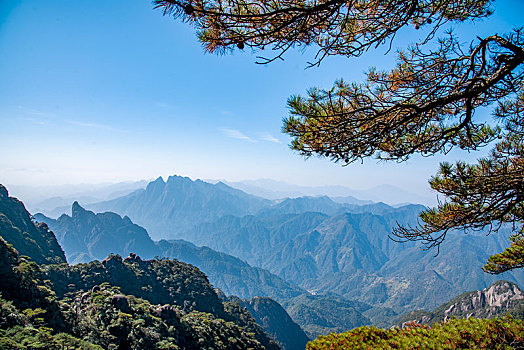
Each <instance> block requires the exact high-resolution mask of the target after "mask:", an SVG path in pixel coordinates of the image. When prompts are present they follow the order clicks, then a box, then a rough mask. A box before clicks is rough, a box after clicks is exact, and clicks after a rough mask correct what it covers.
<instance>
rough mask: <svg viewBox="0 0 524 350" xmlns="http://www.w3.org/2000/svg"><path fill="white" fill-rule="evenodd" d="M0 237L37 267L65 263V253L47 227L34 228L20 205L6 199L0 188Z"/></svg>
mask: <svg viewBox="0 0 524 350" xmlns="http://www.w3.org/2000/svg"><path fill="white" fill-rule="evenodd" d="M0 237H2V238H3V239H4V240H5V241H7V243H9V244H10V245H11V246H12V247H14V248H15V249H16V250H17V251H18V252H19V253H20V254H23V255H26V256H29V257H30V258H31V259H32V260H33V261H35V262H36V263H38V264H56V263H62V262H65V261H66V258H65V255H64V252H63V250H62V248H61V247H60V245H58V242H57V240H56V238H55V235H54V234H53V232H51V231H49V228H48V227H47V225H46V224H36V223H34V222H33V220H32V217H31V215H30V214H29V213H28V212H27V210H26V209H25V207H24V205H23V203H22V202H20V201H19V200H17V199H16V198H13V197H9V194H8V192H7V190H6V188H5V187H4V186H2V185H0Z"/></svg>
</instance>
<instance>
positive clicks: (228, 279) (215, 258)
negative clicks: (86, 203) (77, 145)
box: [34, 202, 305, 300]
mask: <svg viewBox="0 0 524 350" xmlns="http://www.w3.org/2000/svg"><path fill="white" fill-rule="evenodd" d="M34 217H35V219H36V220H37V221H39V222H42V223H46V224H47V225H49V227H50V228H51V229H52V230H53V231H54V232H55V234H56V237H57V239H58V241H59V242H60V244H61V245H62V246H63V247H64V250H65V252H66V254H67V257H68V260H69V261H70V262H71V263H72V264H75V263H87V262H90V261H92V260H103V259H105V258H106V257H107V256H108V255H109V254H120V255H122V256H127V255H129V254H130V253H133V254H137V255H138V256H140V257H141V258H144V259H151V258H153V257H155V256H160V257H168V258H176V259H179V260H181V261H184V262H187V263H189V264H192V265H195V266H198V267H199V268H200V269H201V270H202V271H204V272H205V273H206V274H207V275H208V277H209V278H210V280H211V282H212V283H213V284H214V285H215V286H216V287H218V288H220V289H221V290H222V291H224V292H225V293H227V294H228V295H231V294H234V295H237V296H239V297H241V298H251V297H254V296H269V297H272V298H275V299H277V300H283V299H288V298H292V297H295V296H297V295H300V294H302V293H304V292H305V291H304V290H302V289H301V288H299V287H297V286H296V285H294V284H292V283H289V282H286V281H284V280H283V279H281V278H280V277H278V276H276V275H274V274H272V273H270V272H269V271H267V270H264V269H261V268H257V267H252V266H250V265H249V264H247V263H246V262H244V261H242V260H240V259H238V258H236V257H233V256H231V255H227V254H225V253H220V252H217V251H214V250H212V249H210V248H208V247H197V246H195V245H194V244H192V243H190V242H186V241H183V240H177V241H166V240H162V241H159V242H154V241H153V240H152V239H151V238H150V237H149V235H148V232H147V231H146V230H145V229H144V228H142V227H141V226H138V225H136V224H134V223H133V222H132V221H131V220H130V219H129V218H128V217H124V218H122V217H120V216H119V215H117V214H115V213H111V212H105V213H97V214H95V213H93V212H92V211H89V210H86V209H84V208H82V207H81V206H80V204H78V203H76V202H75V203H74V204H73V206H72V216H67V215H65V214H64V215H62V216H60V218H58V219H57V220H55V219H51V218H48V217H46V216H45V215H42V214H35V215H34Z"/></svg>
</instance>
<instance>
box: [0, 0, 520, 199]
mask: <svg viewBox="0 0 524 350" xmlns="http://www.w3.org/2000/svg"><path fill="white" fill-rule="evenodd" d="M495 5H496V6H495V8H496V13H495V15H494V16H492V17H491V18H490V19H488V20H484V21H483V22H480V23H477V24H475V25H470V24H468V25H462V26H457V27H456V31H457V32H459V33H461V34H462V35H463V37H464V40H465V41H469V39H471V38H473V37H474V35H480V36H482V35H489V34H492V33H493V32H499V33H503V32H506V31H508V30H510V29H511V28H512V27H514V26H516V25H523V24H524V23H522V22H523V20H522V17H521V16H522V13H524V1H520V0H514V1H499V2H496V3H495ZM418 34H419V33H418V32H415V31H412V30H411V31H407V32H404V33H402V35H400V36H399V37H398V38H397V40H396V41H395V45H396V46H398V47H403V46H405V45H406V44H407V43H408V39H409V40H412V39H413V38H414V36H416V35H418ZM383 53H384V49H379V50H376V51H372V52H370V53H368V54H366V55H365V56H364V57H363V58H353V59H347V58H342V57H332V58H328V59H326V60H325V61H324V62H323V63H322V65H321V67H320V68H312V69H304V68H305V67H306V62H307V61H308V60H309V59H311V57H312V56H311V52H307V51H306V52H301V51H300V50H295V51H293V52H290V53H289V54H288V55H286V57H285V58H286V59H285V61H283V62H274V63H272V64H270V65H257V64H255V63H254V62H255V60H256V57H255V56H256V54H253V53H251V52H250V51H249V50H246V51H245V52H235V53H234V54H232V55H227V56H216V55H209V54H204V51H203V49H202V47H201V45H200V43H198V41H197V39H196V37H195V35H194V30H193V28H191V27H190V26H188V25H187V24H184V23H181V22H179V21H174V20H173V19H172V18H170V17H163V16H162V14H161V12H160V11H158V10H156V11H155V10H153V7H152V5H151V3H150V2H149V1H147V0H143V1H140V0H115V1H100V0H93V1H77V0H68V1H65V0H63V1H54V0H48V1H41V0H26V1H14V0H3V1H1V2H0V123H1V124H0V125H2V128H1V134H2V136H1V137H0V149H1V153H0V183H6V184H17V185H39V184H42V185H51V184H53V185H56V184H65V183H69V184H71V183H73V184H74V183H98V182H116V181H122V180H138V179H151V178H155V177H157V176H159V175H162V176H168V175H171V174H180V175H185V176H189V177H192V178H203V179H206V178H207V179H211V178H214V179H227V180H231V181H237V180H243V179H257V178H273V179H277V180H283V181H287V182H291V183H296V184H301V185H326V184H340V185H345V186H349V187H353V188H369V187H372V186H375V185H378V184H383V183H388V184H393V185H397V186H399V187H402V188H406V189H410V190H412V191H414V192H420V191H425V190H426V189H427V179H428V177H429V176H431V175H432V174H434V173H435V171H436V169H437V167H438V163H439V161H441V160H444V159H447V160H453V159H457V158H466V159H469V160H474V159H475V158H477V157H478V156H479V154H469V155H468V154H463V153H453V154H451V155H449V157H447V158H445V157H432V158H427V159H421V158H419V157H415V158H413V159H412V160H410V161H409V162H407V163H402V164H396V163H388V164H384V163H379V164H377V162H376V161H375V160H373V159H370V160H367V161H365V162H364V164H352V165H350V166H347V167H342V166H340V164H333V163H331V162H329V161H327V160H321V159H309V160H304V159H303V158H301V157H300V156H298V155H297V154H295V153H294V152H293V151H291V150H290V149H289V147H288V144H289V142H290V138H289V137H288V136H287V135H284V134H281V133H280V129H281V126H282V118H284V117H285V116H286V113H287V109H286V100H287V98H288V97H289V96H290V95H293V94H297V93H304V92H305V90H306V89H307V88H309V87H312V86H319V87H325V88H328V87H330V86H331V85H332V83H333V81H334V80H336V79H338V78H344V79H345V80H348V81H351V80H353V81H361V80H362V77H363V73H364V72H365V71H366V70H367V69H368V67H369V66H371V65H375V66H377V67H379V68H387V67H391V66H392V65H393V63H394V55H389V56H384V55H383Z"/></svg>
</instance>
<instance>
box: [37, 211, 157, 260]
mask: <svg viewBox="0 0 524 350" xmlns="http://www.w3.org/2000/svg"><path fill="white" fill-rule="evenodd" d="M71 212H72V215H71V216H68V215H65V214H63V215H62V216H60V217H59V218H58V219H56V220H54V219H51V218H48V217H46V216H44V215H42V214H35V216H34V217H35V219H36V220H38V221H41V222H45V223H46V224H47V225H48V226H49V227H50V228H51V229H52V230H53V232H54V233H55V234H56V237H57V239H58V241H59V242H60V244H61V245H62V247H63V248H64V250H65V251H66V253H67V257H68V260H69V261H70V263H71V264H75V263H80V262H89V261H91V260H95V259H99V260H101V259H103V258H105V257H107V256H108V255H109V254H112V253H116V254H121V255H124V256H126V255H128V254H129V253H131V252H132V253H135V254H138V255H140V256H141V257H143V258H145V259H150V258H153V257H154V256H156V255H158V251H157V248H156V246H155V244H154V243H153V241H151V239H150V238H149V235H148V234H147V231H146V230H144V229H143V228H142V227H140V226H138V225H135V224H133V223H132V222H131V220H130V219H129V218H128V217H124V218H122V217H120V216H119V215H117V214H114V213H110V212H107V213H99V214H95V213H93V212H91V211H88V210H85V209H84V208H82V207H81V206H80V205H79V204H78V202H74V203H73V206H72V209H71Z"/></svg>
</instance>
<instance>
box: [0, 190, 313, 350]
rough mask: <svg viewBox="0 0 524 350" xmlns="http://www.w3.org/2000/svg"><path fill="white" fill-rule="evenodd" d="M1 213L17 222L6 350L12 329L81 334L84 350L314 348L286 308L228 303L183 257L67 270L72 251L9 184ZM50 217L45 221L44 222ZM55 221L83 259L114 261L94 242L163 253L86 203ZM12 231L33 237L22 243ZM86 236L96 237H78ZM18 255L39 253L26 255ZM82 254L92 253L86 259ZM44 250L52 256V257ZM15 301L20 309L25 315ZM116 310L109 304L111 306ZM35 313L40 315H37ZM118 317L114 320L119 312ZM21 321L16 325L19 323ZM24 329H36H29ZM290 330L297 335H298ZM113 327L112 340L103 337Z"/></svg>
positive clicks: (1, 193) (9, 269) (8, 269)
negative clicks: (93, 346) (43, 328)
mask: <svg viewBox="0 0 524 350" xmlns="http://www.w3.org/2000/svg"><path fill="white" fill-rule="evenodd" d="M0 215H2V218H3V219H4V220H3V222H7V223H9V224H11V227H7V228H8V229H9V230H6V229H5V228H6V227H4V226H1V227H0V236H1V238H0V257H1V259H0V272H2V281H0V293H1V295H2V297H4V298H7V299H1V298H0V345H5V344H6V342H9V343H10V340H9V338H5V337H4V336H3V335H4V334H3V333H2V331H3V329H4V328H5V327H6V326H7V327H8V328H9V327H11V326H15V327H18V334H19V335H22V336H23V337H26V338H27V337H35V336H36V337H41V336H42V335H41V334H40V333H36V334H35V333H34V332H33V333H31V331H30V329H34V328H32V327H35V326H46V327H47V328H46V329H47V332H49V331H53V332H55V331H62V332H63V331H66V332H67V333H69V334H70V335H69V336H68V337H69V338H71V336H73V338H72V339H69V338H68V339H69V340H68V341H69V343H70V344H71V342H74V343H78V344H80V345H79V347H78V348H86V347H89V346H90V345H89V344H88V343H84V342H83V341H85V340H88V341H92V342H93V343H94V344H99V345H102V346H103V347H104V348H115V349H116V348H118V349H127V348H144V347H145V348H155V349H160V348H165V345H166V344H164V345H162V344H161V343H162V342H165V341H168V342H171V343H172V344H177V345H178V347H179V348H180V349H195V348H201V347H202V346H204V347H205V348H209V349H226V348H227V349H230V348H235V349H244V348H254V349H275V350H276V349H278V348H279V346H281V347H282V348H283V349H303V348H304V347H305V344H306V342H307V340H308V338H307V336H306V335H305V334H304V332H303V331H302V330H301V329H300V327H299V326H298V325H297V324H295V323H294V322H293V321H292V320H291V318H290V317H289V316H288V315H287V313H286V312H285V311H284V310H283V309H282V307H281V306H280V305H278V303H276V302H274V301H267V300H266V301H264V302H262V303H261V302H260V301H258V300H254V301H253V302H251V301H250V300H241V299H238V298H236V297H235V298H236V299H234V298H233V299H232V300H222V299H220V297H219V295H218V294H217V291H216V290H215V289H214V288H213V286H212V285H211V284H209V282H208V280H207V276H206V275H204V274H203V273H202V272H201V271H200V270H199V269H198V268H196V267H194V266H192V265H189V264H187V263H183V262H180V261H178V260H176V259H166V258H162V259H158V258H156V259H152V260H144V259H142V258H140V257H139V256H138V255H136V254H135V253H130V254H129V257H127V258H125V259H122V257H121V256H120V255H118V254H113V253H111V254H110V255H109V257H107V258H105V259H103V260H102V261H99V260H94V261H92V262H89V263H83V264H77V265H74V266H73V265H69V264H67V263H65V257H64V252H63V251H62V250H61V249H58V250H56V249H54V248H55V247H54V246H52V245H50V244H49V242H48V238H49V237H52V238H53V239H54V241H53V242H54V244H55V245H56V246H57V247H58V248H60V246H59V245H58V243H57V240H56V238H55V236H54V234H53V232H51V231H49V230H48V227H47V226H46V224H44V223H37V222H36V221H33V220H31V215H30V214H29V213H28V212H27V210H25V207H24V206H23V204H22V203H21V202H19V201H18V200H16V199H15V198H12V197H9V194H8V192H7V190H6V189H5V187H3V186H1V185H0ZM40 217H44V218H45V216H43V215H40ZM20 218H22V220H20ZM50 222H52V223H53V224H54V225H57V227H58V228H59V230H60V231H61V235H60V239H61V240H64V239H69V241H70V242H74V243H80V244H79V245H76V246H74V247H75V249H77V251H75V256H76V257H81V256H92V255H97V254H103V253H104V251H103V250H102V249H101V247H100V246H98V245H96V247H97V249H94V248H93V247H94V246H93V245H91V244H89V242H90V241H91V240H94V241H95V242H98V241H100V242H106V244H109V242H111V241H114V242H111V243H113V247H115V248H117V249H124V250H125V249H137V248H141V249H146V250H147V249H151V248H153V247H156V246H155V244H154V243H153V242H152V241H151V240H150V239H149V236H148V235H147V232H145V230H144V229H143V228H141V227H139V226H137V225H134V224H133V223H132V222H131V221H130V219H129V218H122V217H120V216H118V215H117V214H114V213H103V214H94V213H92V212H89V211H86V210H84V209H83V208H82V207H81V206H80V205H79V204H78V203H74V204H73V208H72V216H71V217H69V216H67V215H62V216H61V217H60V218H59V219H58V220H51V221H50ZM19 224H20V225H22V226H23V227H24V228H25V229H27V227H29V226H30V227H31V228H39V227H45V228H46V229H45V230H36V231H34V232H29V233H28V232H27V231H25V230H24V229H23V228H21V227H19V226H18V225H19ZM10 230H15V231H16V232H23V234H22V235H12V234H10ZM29 234H31V242H33V245H32V246H30V247H29V248H30V249H27V247H26V244H25V238H24V236H26V235H29ZM82 235H86V237H82V238H83V239H81V240H80V239H78V238H80V237H81V236H82ZM144 235H145V236H144ZM67 237H69V238H67ZM135 238H139V239H140V240H142V242H138V244H136V245H132V244H125V245H123V246H122V247H120V248H118V243H122V242H123V241H132V242H134V243H137V242H136V241H135ZM144 238H147V239H149V242H150V243H151V244H152V245H151V246H147V245H144V242H147V240H144ZM4 239H7V240H8V241H7V242H6V241H5V240H4ZM14 247H18V248H19V249H21V251H25V252H26V253H27V254H29V255H28V256H25V257H23V256H19V255H18V251H17V250H16V249H15V248H14ZM82 248H84V249H86V252H84V253H83V254H78V253H79V252H78V250H82ZM42 252H44V253H46V254H47V255H46V256H44V257H43V258H42ZM40 259H43V261H42V262H41V263H44V264H46V265H40V266H39V265H37V264H36V263H35V262H33V260H40ZM53 263H60V264H53ZM277 279H278V278H277ZM70 298H73V299H70ZM237 299H238V300H237ZM9 302H12V303H13V304H14V306H15V309H13V307H12V306H10V304H9ZM107 302H109V304H107V305H106V303H107ZM148 303H151V304H148ZM241 303H248V304H249V305H252V304H253V305H256V307H255V308H254V309H253V314H254V315H257V317H259V316H260V319H261V320H263V321H264V322H263V324H264V325H265V326H266V327H267V328H268V330H271V331H272V333H271V334H272V335H273V336H274V337H283V338H282V339H276V340H272V339H271V337H270V336H268V335H267V334H266V333H265V332H264V330H263V328H261V327H260V326H259V325H258V324H257V323H256V321H255V319H253V318H252V316H251V314H250V313H249V311H247V309H246V308H245V307H243V306H242V304H241ZM154 304H157V305H154ZM259 304H260V305H262V304H263V305H264V307H263V308H264V310H265V311H261V310H259V309H261V308H260V307H258V305H259ZM82 305H84V306H82ZM18 307H24V308H25V310H24V313H25V314H26V315H35V316H34V317H36V316H37V315H41V314H45V316H44V317H39V318H34V319H21V318H24V317H23V316H22V314H21V311H20V310H18V309H16V308H18ZM27 307H32V308H36V309H35V310H34V311H32V309H30V308H27ZM73 309H74V310H73ZM30 310H31V311H30ZM112 310H114V314H111V312H112ZM5 312H8V313H9V315H7V314H5ZM110 314H111V316H110ZM261 315H263V316H261ZM113 316H115V318H112V317H113ZM124 316H125V317H124ZM155 316H156V317H157V318H156V319H155V318H154V317H155ZM164 316H165V317H164ZM6 317H7V318H6ZM13 317H14V318H15V319H16V320H12V321H10V320H9V319H10V318H13ZM116 317H118V318H116ZM122 317H124V318H122ZM268 317H269V318H268ZM272 317H278V319H273V318H272ZM6 320H7V324H6ZM17 320H18V321H17ZM126 320H127V321H129V322H131V323H129V322H127V321H126ZM159 320H160V324H158V322H159ZM151 322H153V323H155V322H156V324H155V325H153V324H151ZM148 323H149V324H148ZM24 325H25V326H29V327H31V328H28V329H26V328H20V326H24ZM144 327H147V328H144ZM173 327H174V328H173ZM286 327H290V328H289V330H286ZM104 329H106V331H105V332H106V333H103V331H104ZM13 331H15V332H16V330H13ZM100 332H102V333H100ZM107 332H109V333H107ZM142 332H146V333H147V334H145V333H144V334H142ZM162 333H163V335H162ZM155 334H156V335H155ZM286 335H287V337H286ZM289 335H292V337H289ZM135 336H136V337H135ZM75 337H78V338H75ZM224 337H225V338H224ZM61 339H63V338H57V339H54V338H53V340H52V341H53V342H54V343H55V342H58V343H60V342H61V341H62V340H61ZM81 339H83V340H81ZM160 340H161V342H160V343H159V341H160ZM25 341H26V342H27V341H28V340H25ZM50 341H51V340H50V339H48V340H47V342H50ZM61 344H62V345H61V347H63V346H64V345H63V343H61ZM140 344H142V345H140ZM147 344H149V345H147ZM198 344H200V345H198ZM233 344H236V345H234V346H233ZM53 348H55V347H53ZM56 348H59V346H58V345H57V346H56ZM89 348H91V347H89ZM97 349H98V348H97Z"/></svg>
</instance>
